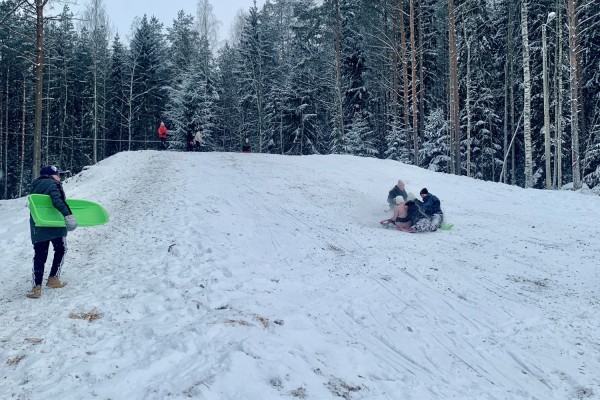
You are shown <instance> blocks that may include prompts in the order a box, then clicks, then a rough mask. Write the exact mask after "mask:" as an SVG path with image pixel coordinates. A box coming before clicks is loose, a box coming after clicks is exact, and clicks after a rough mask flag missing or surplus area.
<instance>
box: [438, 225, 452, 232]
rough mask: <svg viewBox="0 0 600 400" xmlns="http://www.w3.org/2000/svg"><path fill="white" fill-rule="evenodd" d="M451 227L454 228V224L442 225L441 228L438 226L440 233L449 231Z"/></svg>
mask: <svg viewBox="0 0 600 400" xmlns="http://www.w3.org/2000/svg"><path fill="white" fill-rule="evenodd" d="M453 227H454V224H443V225H442V226H440V229H441V230H442V231H449V230H450V229H452V228H453Z"/></svg>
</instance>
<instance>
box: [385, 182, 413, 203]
mask: <svg viewBox="0 0 600 400" xmlns="http://www.w3.org/2000/svg"><path fill="white" fill-rule="evenodd" d="M398 196H402V198H403V199H404V201H406V198H407V197H408V194H407V193H406V190H402V189H400V188H399V187H398V186H395V185H394V187H393V188H392V190H390V192H389V193H388V198H387V201H388V203H389V204H396V197H398Z"/></svg>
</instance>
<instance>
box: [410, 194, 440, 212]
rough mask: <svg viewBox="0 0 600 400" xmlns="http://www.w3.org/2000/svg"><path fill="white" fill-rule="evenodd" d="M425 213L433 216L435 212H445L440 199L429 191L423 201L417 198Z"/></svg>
mask: <svg viewBox="0 0 600 400" xmlns="http://www.w3.org/2000/svg"><path fill="white" fill-rule="evenodd" d="M416 201H417V202H418V203H420V204H419V206H421V209H422V210H423V212H424V213H425V214H427V215H428V216H430V217H432V216H433V215H434V214H443V213H442V208H441V206H440V199H438V198H437V197H436V196H434V195H432V194H431V193H429V194H428V195H427V196H425V199H424V200H423V201H419V200H416Z"/></svg>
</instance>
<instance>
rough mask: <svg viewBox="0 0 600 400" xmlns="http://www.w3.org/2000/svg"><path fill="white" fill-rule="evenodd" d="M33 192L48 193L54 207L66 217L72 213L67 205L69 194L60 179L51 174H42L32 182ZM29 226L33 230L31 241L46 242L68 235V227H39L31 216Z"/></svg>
mask: <svg viewBox="0 0 600 400" xmlns="http://www.w3.org/2000/svg"><path fill="white" fill-rule="evenodd" d="M31 194H47V195H48V196H50V198H51V199H52V204H53V205H54V207H55V208H56V209H57V210H58V211H60V213H61V214H62V215H64V216H65V217H66V216H67V215H71V214H72V212H71V209H70V208H69V206H68V205H67V196H66V195H65V191H64V190H63V187H62V184H61V183H60V181H57V180H55V179H54V178H53V177H51V176H46V175H42V176H40V177H39V178H37V179H36V180H34V181H33V182H32V183H31ZM29 228H30V231H31V243H33V244H35V243H39V242H44V241H46V240H52V239H55V238H59V237H63V236H67V228H60V227H56V228H44V227H37V226H35V223H34V222H33V218H32V217H31V215H30V216H29Z"/></svg>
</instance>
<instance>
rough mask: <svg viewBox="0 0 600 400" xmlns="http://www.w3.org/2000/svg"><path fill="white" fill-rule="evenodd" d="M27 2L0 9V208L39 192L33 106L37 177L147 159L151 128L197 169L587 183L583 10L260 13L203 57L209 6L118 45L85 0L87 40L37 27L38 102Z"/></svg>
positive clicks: (586, 7)
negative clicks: (194, 143)
mask: <svg viewBox="0 0 600 400" xmlns="http://www.w3.org/2000/svg"><path fill="white" fill-rule="evenodd" d="M38 2H39V3H41V1H40V0H29V1H23V0H20V1H17V0H6V1H4V2H2V3H0V46H1V47H0V170H1V172H2V173H1V174H0V178H1V180H0V184H1V187H0V189H1V190H0V197H1V198H12V197H18V196H22V195H24V194H26V191H27V185H28V183H29V182H30V180H31V178H32V176H33V175H35V173H34V172H35V171H32V169H33V163H32V159H33V155H32V154H33V152H34V145H33V144H34V137H35V135H36V133H35V112H34V110H35V101H36V96H38V98H40V96H41V101H42V103H41V104H42V106H41V109H42V114H41V115H42V117H41V122H38V124H39V125H38V126H41V129H40V130H41V163H42V164H57V165H59V166H60V167H61V168H63V169H70V170H71V171H73V172H77V171H79V170H81V169H82V168H83V167H84V166H85V165H89V164H94V163H96V162H98V161H100V160H102V159H103V158H106V157H108V156H110V155H112V154H115V153H117V152H120V151H130V150H140V149H156V148H158V145H157V134H156V129H157V127H158V124H159V122H160V121H165V122H166V124H167V126H168V127H169V129H170V130H171V133H172V134H171V137H170V139H169V140H170V141H171V143H170V145H171V148H172V149H183V148H184V143H185V134H186V132H188V131H192V132H195V131H197V130H200V129H201V130H202V131H203V132H204V137H205V142H206V149H207V150H209V151H239V150H240V149H241V146H242V142H243V140H244V138H248V139H249V140H250V143H251V146H252V149H253V151H255V152H265V153H267V152H268V153H274V154H284V155H303V154H353V155H359V156H368V157H378V158H387V159H393V160H399V161H402V162H405V163H411V164H415V165H419V166H421V167H423V168H429V169H432V170H436V171H441V172H447V173H453V174H461V175H467V176H471V177H474V178H477V179H484V180H493V181H503V182H506V183H510V184H515V185H520V186H525V187H538V188H543V187H546V188H557V187H561V186H562V185H563V184H565V183H569V182H573V184H574V186H575V187H576V188H577V187H580V186H581V184H583V183H587V184H588V185H589V186H594V185H596V184H597V183H598V182H599V181H600V169H598V166H599V165H600V107H598V101H599V99H600V90H599V89H600V51H599V50H600V3H598V2H597V1H593V0H494V1H492V0H323V1H320V2H318V3H317V2H315V1H314V0H268V1H267V2H266V4H265V5H264V6H263V7H262V8H260V9H258V8H257V7H256V5H255V6H253V7H251V8H250V9H249V10H248V11H247V12H246V13H245V14H244V15H243V16H241V17H240V21H239V23H238V25H237V28H238V29H237V30H235V31H234V32H233V34H232V39H231V40H230V41H228V42H227V43H225V44H224V45H221V46H218V50H215V48H216V47H215V40H214V16H213V15H212V11H211V6H210V2H209V1H208V0H200V1H199V2H198V3H199V4H198V12H197V14H196V15H195V16H192V15H186V14H185V13H184V12H180V13H179V15H178V17H177V18H176V19H175V20H174V21H171V22H170V23H169V24H168V25H166V26H165V25H163V22H161V21H159V20H158V19H156V18H154V17H147V16H143V17H142V18H141V19H140V20H139V21H138V22H137V23H136V24H135V26H134V28H133V29H132V32H131V38H130V41H129V43H125V42H124V41H123V38H122V37H120V36H118V35H115V36H113V35H111V33H110V31H109V29H108V27H109V26H110V20H109V18H108V16H107V15H106V13H105V11H104V8H103V4H102V1H101V0H89V4H88V6H87V8H86V10H85V12H84V15H83V20H84V22H83V23H77V24H75V22H74V19H73V14H72V12H71V11H70V10H69V8H68V6H66V5H65V6H64V9H63V11H62V13H60V14H59V15H53V16H51V17H48V16H47V17H48V18H47V19H46V20H45V24H44V29H43V34H44V36H43V54H44V59H43V60H44V61H43V78H42V80H41V82H42V90H41V93H38V94H36V90H35V88H36V75H35V59H36V58H35V51H36V46H35V43H36V14H35V8H34V7H31V6H32V5H34V3H38ZM50 2H52V0H50ZM30 3H31V4H30ZM55 3H56V5H58V4H59V3H60V2H59V1H58V0H56V1H55ZM28 6H29V7H28ZM47 14H48V13H47Z"/></svg>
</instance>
